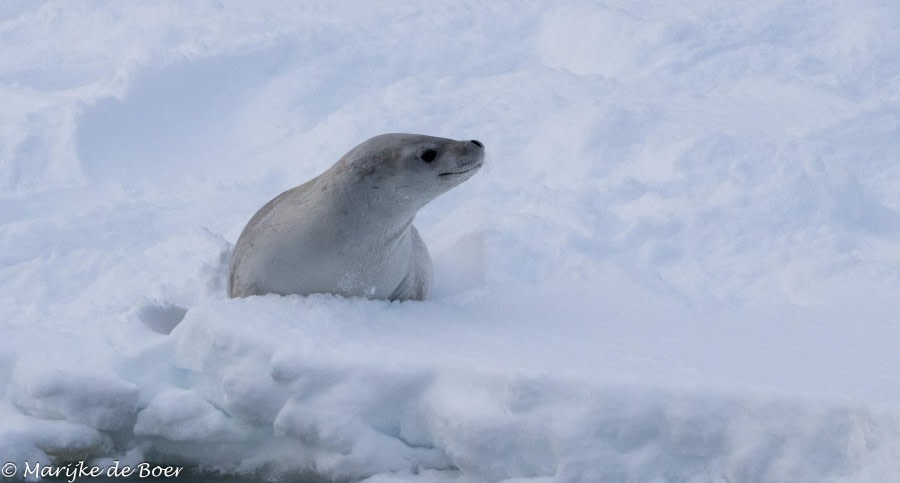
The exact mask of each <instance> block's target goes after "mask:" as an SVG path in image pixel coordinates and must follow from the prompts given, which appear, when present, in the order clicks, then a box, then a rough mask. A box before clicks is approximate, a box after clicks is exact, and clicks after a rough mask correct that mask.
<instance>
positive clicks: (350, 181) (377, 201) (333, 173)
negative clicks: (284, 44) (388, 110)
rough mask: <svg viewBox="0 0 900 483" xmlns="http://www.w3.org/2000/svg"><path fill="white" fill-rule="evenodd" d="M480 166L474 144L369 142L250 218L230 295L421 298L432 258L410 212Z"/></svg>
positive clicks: (480, 149) (389, 137)
mask: <svg viewBox="0 0 900 483" xmlns="http://www.w3.org/2000/svg"><path fill="white" fill-rule="evenodd" d="M483 162H484V146H483V145H482V144H481V143H480V142H479V141H475V140H472V141H454V140H452V139H444V138H438V137H432V136H423V135H418V134H382V135H380V136H376V137H374V138H371V139H369V140H367V141H365V142H363V143H362V144H360V145H359V146H357V147H355V148H353V149H352V150H350V152H348V153H347V154H345V155H344V156H343V157H342V158H341V159H340V160H339V161H338V162H337V163H335V164H334V165H333V166H332V167H331V168H330V169H328V170H327V171H325V172H324V173H322V174H321V175H319V176H318V177H316V178H314V179H313V180H311V181H309V182H307V183H305V184H303V185H300V186H298V187H296V188H293V189H290V190H288V191H285V192H284V193H282V194H281V195H279V196H278V197H276V198H275V199H273V200H272V201H270V202H269V203H267V204H266V205H265V206H263V207H262V208H261V209H260V210H259V211H258V212H257V213H256V214H255V215H254V216H253V218H251V219H250V222H249V223H247V226H246V227H245V228H244V231H243V232H242V233H241V236H240V238H238V242H237V245H236V246H235V250H234V256H233V259H232V262H231V270H230V275H229V281H228V293H229V296H231V297H245V296H249V295H260V294H266V293H278V294H311V293H333V294H338V295H343V296H348V297H350V296H361V297H368V298H375V299H388V300H406V299H416V300H420V299H422V298H424V297H425V295H426V293H427V291H428V287H429V286H430V284H431V272H432V268H431V258H430V257H429V255H428V250H427V248H426V247H425V243H424V242H423V241H422V238H421V237H420V236H419V234H418V232H417V231H416V228H415V226H413V224H412V222H413V218H415V215H416V212H417V211H418V210H419V209H420V208H422V207H423V206H425V204H427V203H428V202H429V201H431V200H432V199H434V198H435V197H437V196H439V195H440V194H442V193H444V192H446V191H447V190H449V189H451V188H453V187H454V186H457V185H459V184H460V183H462V182H463V181H465V180H467V179H469V178H470V177H471V176H472V175H474V174H475V173H476V172H477V171H478V169H479V168H481V166H482V164H483Z"/></svg>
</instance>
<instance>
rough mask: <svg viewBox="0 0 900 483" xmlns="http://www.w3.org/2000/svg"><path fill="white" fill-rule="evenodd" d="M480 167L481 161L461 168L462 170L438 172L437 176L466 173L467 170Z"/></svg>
mask: <svg viewBox="0 0 900 483" xmlns="http://www.w3.org/2000/svg"><path fill="white" fill-rule="evenodd" d="M480 167H481V163H475V164H474V165H472V166H470V167H468V168H466V169H464V170H462V171H448V172H446V173H440V174H438V176H456V175H460V174H466V173H468V172H469V171H472V170H476V169H478V168H480Z"/></svg>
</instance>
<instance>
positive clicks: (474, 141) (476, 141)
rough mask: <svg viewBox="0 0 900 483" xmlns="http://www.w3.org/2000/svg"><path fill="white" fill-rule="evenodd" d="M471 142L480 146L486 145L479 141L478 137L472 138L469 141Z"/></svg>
mask: <svg viewBox="0 0 900 483" xmlns="http://www.w3.org/2000/svg"><path fill="white" fill-rule="evenodd" d="M469 142H470V143H472V144H474V145H476V146H478V147H479V148H483V147H484V144H481V141H478V140H477V139H473V140H471V141H469Z"/></svg>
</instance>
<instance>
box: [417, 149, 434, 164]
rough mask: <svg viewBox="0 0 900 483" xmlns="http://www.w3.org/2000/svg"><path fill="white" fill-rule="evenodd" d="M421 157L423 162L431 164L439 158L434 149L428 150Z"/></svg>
mask: <svg viewBox="0 0 900 483" xmlns="http://www.w3.org/2000/svg"><path fill="white" fill-rule="evenodd" d="M419 157H420V158H422V161H425V162H426V163H430V162H432V161H434V158H436V157H437V151H435V150H434V149H426V150H425V151H424V152H423V153H422V154H421V155H420V156H419Z"/></svg>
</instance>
